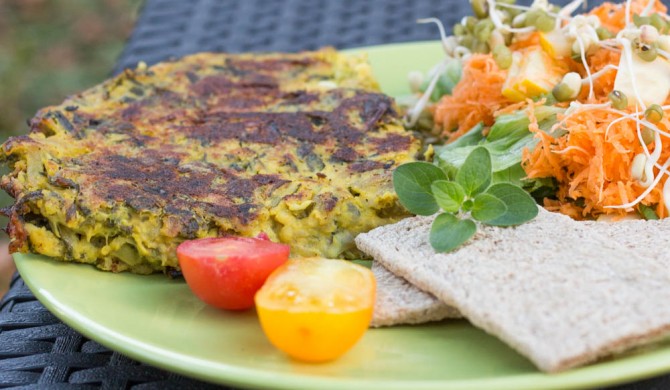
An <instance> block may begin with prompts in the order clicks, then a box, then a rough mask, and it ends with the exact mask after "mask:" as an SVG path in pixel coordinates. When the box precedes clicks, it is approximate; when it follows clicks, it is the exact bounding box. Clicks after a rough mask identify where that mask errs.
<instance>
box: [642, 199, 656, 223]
mask: <svg viewBox="0 0 670 390" xmlns="http://www.w3.org/2000/svg"><path fill="white" fill-rule="evenodd" d="M637 211H638V213H640V215H641V216H642V218H644V219H646V220H647V221H655V220H657V219H658V214H656V212H655V211H654V209H653V208H652V207H649V206H647V205H645V204H642V203H639V204H638V206H637Z"/></svg>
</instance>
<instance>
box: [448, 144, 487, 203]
mask: <svg viewBox="0 0 670 390" xmlns="http://www.w3.org/2000/svg"><path fill="white" fill-rule="evenodd" d="M456 182H457V183H458V184H460V185H461V186H462V187H463V189H464V190H465V194H466V195H468V196H475V195H477V194H479V193H481V192H483V191H484V190H485V189H486V188H487V187H488V186H489V185H490V184H491V154H490V153H489V151H488V150H487V149H486V148H484V147H477V148H475V149H474V150H473V151H472V152H470V154H469V155H468V157H467V158H466V159H465V162H464V163H463V166H462V167H461V169H459V171H458V173H457V174H456Z"/></svg>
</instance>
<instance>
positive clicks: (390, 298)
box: [370, 261, 463, 327]
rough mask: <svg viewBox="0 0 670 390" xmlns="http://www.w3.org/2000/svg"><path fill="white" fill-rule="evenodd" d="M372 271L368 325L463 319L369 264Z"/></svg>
mask: <svg viewBox="0 0 670 390" xmlns="http://www.w3.org/2000/svg"><path fill="white" fill-rule="evenodd" d="M372 272H373V273H374V274H375V279H376V280H377V297H376V300H375V307H374V311H373V315H372V323H371V324H370V326H372V327H380V326H392V325H400V324H422V323H425V322H430V321H440V320H443V319H445V318H463V316H461V313H459V312H458V310H456V309H454V308H453V307H451V306H448V305H446V304H444V303H442V301H440V300H439V299H437V298H435V297H434V296H433V295H431V294H429V293H426V292H424V291H421V290H419V289H418V288H417V287H415V286H413V285H411V284H410V283H409V282H407V281H406V280H405V279H403V278H401V277H399V276H396V275H395V274H393V273H392V272H390V271H389V270H387V269H386V268H384V266H383V265H381V264H379V263H378V262H376V261H375V262H373V263H372Z"/></svg>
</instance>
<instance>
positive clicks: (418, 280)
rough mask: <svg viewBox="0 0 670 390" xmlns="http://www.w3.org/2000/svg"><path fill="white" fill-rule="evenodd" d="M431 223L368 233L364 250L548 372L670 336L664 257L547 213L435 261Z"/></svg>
mask: <svg viewBox="0 0 670 390" xmlns="http://www.w3.org/2000/svg"><path fill="white" fill-rule="evenodd" d="M432 220H433V218H431V217H416V218H409V219H405V220H403V221H401V222H399V223H397V224H394V225H389V226H384V227H381V228H377V229H374V230H372V231H371V232H369V233H366V234H361V235H359V236H358V237H357V238H356V243H357V245H358V246H359V248H360V249H361V250H363V251H365V252H367V253H369V254H370V255H372V256H373V257H374V258H375V259H376V260H378V261H379V262H380V263H382V264H383V265H384V266H386V267H387V268H388V269H389V270H390V271H392V272H393V273H395V274H397V275H401V276H403V277H404V278H406V279H407V280H408V281H409V282H410V283H412V284H415V285H416V286H418V287H419V288H421V289H422V290H425V291H428V292H430V293H432V294H433V295H435V296H436V297H438V298H439V299H440V300H442V301H444V302H445V303H447V304H449V305H452V306H454V307H456V308H458V309H459V310H460V312H461V313H462V314H463V315H464V316H465V317H466V318H468V319H469V320H470V321H471V322H472V323H473V324H474V325H475V326H478V327H480V328H482V329H484V330H486V331H487V332H489V333H491V334H494V335H496V336H498V337H499V338H500V339H502V340H503V341H505V342H506V343H508V344H509V345H510V346H512V347H513V348H514V349H516V350H517V351H519V352H520V353H521V354H523V355H525V356H526V357H528V358H529V359H530V360H531V361H533V362H534V363H535V364H536V365H537V366H538V367H539V368H540V369H542V370H543V371H547V372H557V371H562V370H566V369H568V368H571V367H575V366H578V365H581V364H585V363H587V362H591V361H593V360H595V359H597V358H599V357H601V356H605V355H608V354H611V353H613V352H619V351H622V350H625V349H627V348H630V347H633V346H637V345H640V344H643V343H646V342H649V341H652V340H655V339H656V338H658V337H660V336H663V335H667V334H668V333H669V332H670V304H668V302H670V267H668V266H667V265H668V254H666V253H665V252H663V251H658V253H657V256H640V252H638V251H637V250H633V249H631V248H630V247H629V246H625V245H620V244H619V243H618V242H616V241H615V240H613V239H612V238H610V237H609V236H608V235H606V234H605V233H602V232H600V230H599V229H594V228H593V226H591V225H590V224H586V223H580V222H575V221H573V220H571V219H570V218H569V217H566V216H564V215H560V214H555V213H550V212H547V211H545V210H541V212H540V214H539V215H538V217H537V218H536V219H535V220H533V221H531V222H528V223H525V224H522V225H520V226H517V227H512V228H499V227H491V226H482V227H480V229H479V231H478V232H477V234H476V236H475V237H474V238H473V239H472V240H470V241H469V242H467V243H466V244H465V245H463V246H462V247H461V248H459V249H458V250H456V251H454V252H451V253H447V254H437V253H435V251H434V250H433V249H432V247H431V246H430V244H429V242H428V235H429V231H430V223H431V222H432ZM603 229H604V228H603ZM657 238H658V237H657Z"/></svg>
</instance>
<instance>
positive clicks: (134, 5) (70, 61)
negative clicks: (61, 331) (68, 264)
mask: <svg viewBox="0 0 670 390" xmlns="http://www.w3.org/2000/svg"><path fill="white" fill-rule="evenodd" d="M141 2H142V1H141V0H0V142H4V141H5V140H6V139H7V137H9V136H12V135H18V134H24V133H26V132H27V131H28V127H27V125H26V119H28V118H30V117H32V116H33V115H34V114H35V112H36V111H37V110H38V109H39V108H41V107H44V106H47V105H52V104H58V103H60V102H61V101H62V100H63V99H64V98H65V97H67V96H68V95H71V94H73V93H75V92H78V91H80V90H82V89H85V88H88V87H91V86H93V85H95V84H97V83H99V82H101V81H103V80H104V79H105V78H106V77H107V76H109V74H110V72H111V70H112V68H113V66H114V63H115V62H116V59H117V58H118V56H119V55H120V54H121V50H122V49H123V45H124V43H125V41H126V39H127V38H128V36H129V35H130V32H131V31H132V27H133V24H134V21H135V19H136V17H137V13H138V11H139V8H140V5H141ZM5 172H7V169H6V167H4V166H3V167H2V171H1V172H0V173H3V174H4V173H5ZM10 203H11V199H10V198H9V196H8V195H7V194H5V193H4V191H0V206H3V207H4V206H6V205H8V204H10ZM6 224H7V220H6V218H4V217H2V218H0V226H2V227H4V226H5V225H6ZM0 240H2V241H4V240H6V236H3V237H1V238H0ZM2 245H3V244H0V248H6V247H4V246H2ZM3 255H4V256H3ZM3 261H4V263H3ZM7 261H8V258H7V255H6V249H4V253H0V271H5V272H0V296H2V292H3V291H2V290H3V289H4V288H6V283H7V282H8V280H4V279H5V278H6V277H7V275H3V274H5V273H7V272H6V267H4V265H6V264H7Z"/></svg>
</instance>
